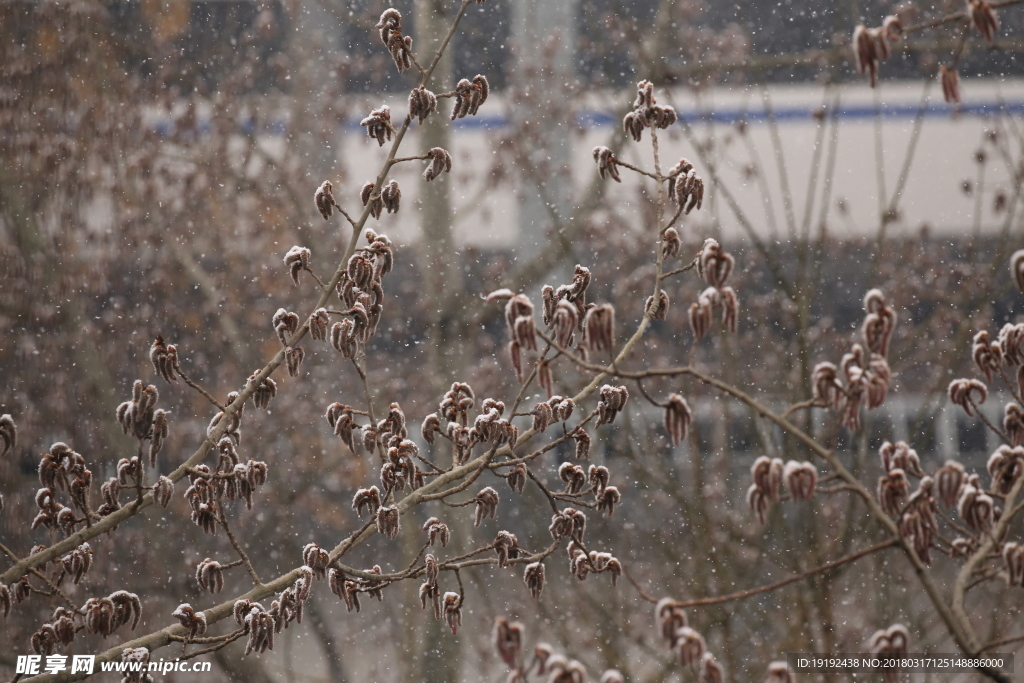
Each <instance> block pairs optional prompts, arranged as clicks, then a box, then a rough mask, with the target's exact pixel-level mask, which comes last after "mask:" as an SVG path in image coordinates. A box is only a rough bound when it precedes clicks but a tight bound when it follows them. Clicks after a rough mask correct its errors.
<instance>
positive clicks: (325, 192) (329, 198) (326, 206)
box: [313, 180, 341, 221]
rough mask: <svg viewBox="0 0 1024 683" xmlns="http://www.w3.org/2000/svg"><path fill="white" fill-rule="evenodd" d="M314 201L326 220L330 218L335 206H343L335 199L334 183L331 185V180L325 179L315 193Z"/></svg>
mask: <svg viewBox="0 0 1024 683" xmlns="http://www.w3.org/2000/svg"><path fill="white" fill-rule="evenodd" d="M313 201H314V202H315V203H316V210H317V211H319V212H320V215H321V216H323V217H324V220H325V221H326V220H328V219H330V217H331V215H332V214H333V213H334V208H335V207H337V208H339V209H340V208H341V207H340V206H338V202H336V201H334V190H333V185H331V181H329V180H325V181H324V182H323V183H322V184H321V185H320V187H318V188H317V189H316V192H315V193H314V194H313Z"/></svg>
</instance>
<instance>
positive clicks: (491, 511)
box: [473, 486, 498, 526]
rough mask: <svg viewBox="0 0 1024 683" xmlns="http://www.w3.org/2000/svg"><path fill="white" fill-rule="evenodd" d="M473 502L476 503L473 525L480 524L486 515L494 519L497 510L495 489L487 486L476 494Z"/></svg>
mask: <svg viewBox="0 0 1024 683" xmlns="http://www.w3.org/2000/svg"><path fill="white" fill-rule="evenodd" d="M473 502H474V503H476V515H475V517H474V521H473V526H480V522H482V521H484V519H486V518H487V517H490V518H491V519H494V517H495V515H496V514H497V512H498V492H497V491H495V490H494V489H492V488H491V487H490V486H488V487H486V488H484V489H482V490H481V491H480V492H479V493H477V494H476V497H475V498H474V499H473Z"/></svg>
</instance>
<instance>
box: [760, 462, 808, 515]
mask: <svg viewBox="0 0 1024 683" xmlns="http://www.w3.org/2000/svg"><path fill="white" fill-rule="evenodd" d="M750 476H751V478H752V479H753V480H754V482H753V483H752V484H751V485H750V488H748V489H747V505H748V506H750V509H751V511H752V512H753V513H754V514H755V515H756V516H757V521H758V522H760V523H761V524H764V523H765V519H766V518H767V516H768V510H769V508H770V506H771V504H772V503H777V502H779V501H780V500H782V489H783V486H785V489H786V491H787V492H788V493H789V499H790V500H792V501H794V502H800V501H805V500H810V499H811V498H812V497H814V490H815V487H817V485H818V470H817V469H816V468H815V467H814V465H812V464H811V463H809V462H797V461H796V460H790V461H789V462H786V463H784V462H783V461H782V458H769V457H768V456H766V455H762V456H761V457H759V458H758V459H757V460H755V461H754V464H753V465H751V466H750Z"/></svg>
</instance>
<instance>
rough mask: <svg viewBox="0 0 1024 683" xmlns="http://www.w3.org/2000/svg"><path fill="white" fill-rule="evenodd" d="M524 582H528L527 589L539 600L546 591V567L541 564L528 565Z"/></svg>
mask: <svg viewBox="0 0 1024 683" xmlns="http://www.w3.org/2000/svg"><path fill="white" fill-rule="evenodd" d="M523 581H524V582H526V587H527V588H529V589H530V595H532V596H533V597H534V599H537V598H539V597H540V594H541V593H542V592H543V591H544V565H543V564H542V563H541V562H531V563H530V564H528V565H526V571H524V572H523Z"/></svg>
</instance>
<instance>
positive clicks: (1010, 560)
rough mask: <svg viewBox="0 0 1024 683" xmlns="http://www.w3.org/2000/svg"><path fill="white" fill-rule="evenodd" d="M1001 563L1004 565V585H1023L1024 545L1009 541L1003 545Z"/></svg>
mask: <svg viewBox="0 0 1024 683" xmlns="http://www.w3.org/2000/svg"><path fill="white" fill-rule="evenodd" d="M1003 564H1004V565H1005V566H1006V585H1008V586H1024V545H1021V544H1020V543H1013V542H1011V543H1007V544H1006V545H1005V546H1003Z"/></svg>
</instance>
